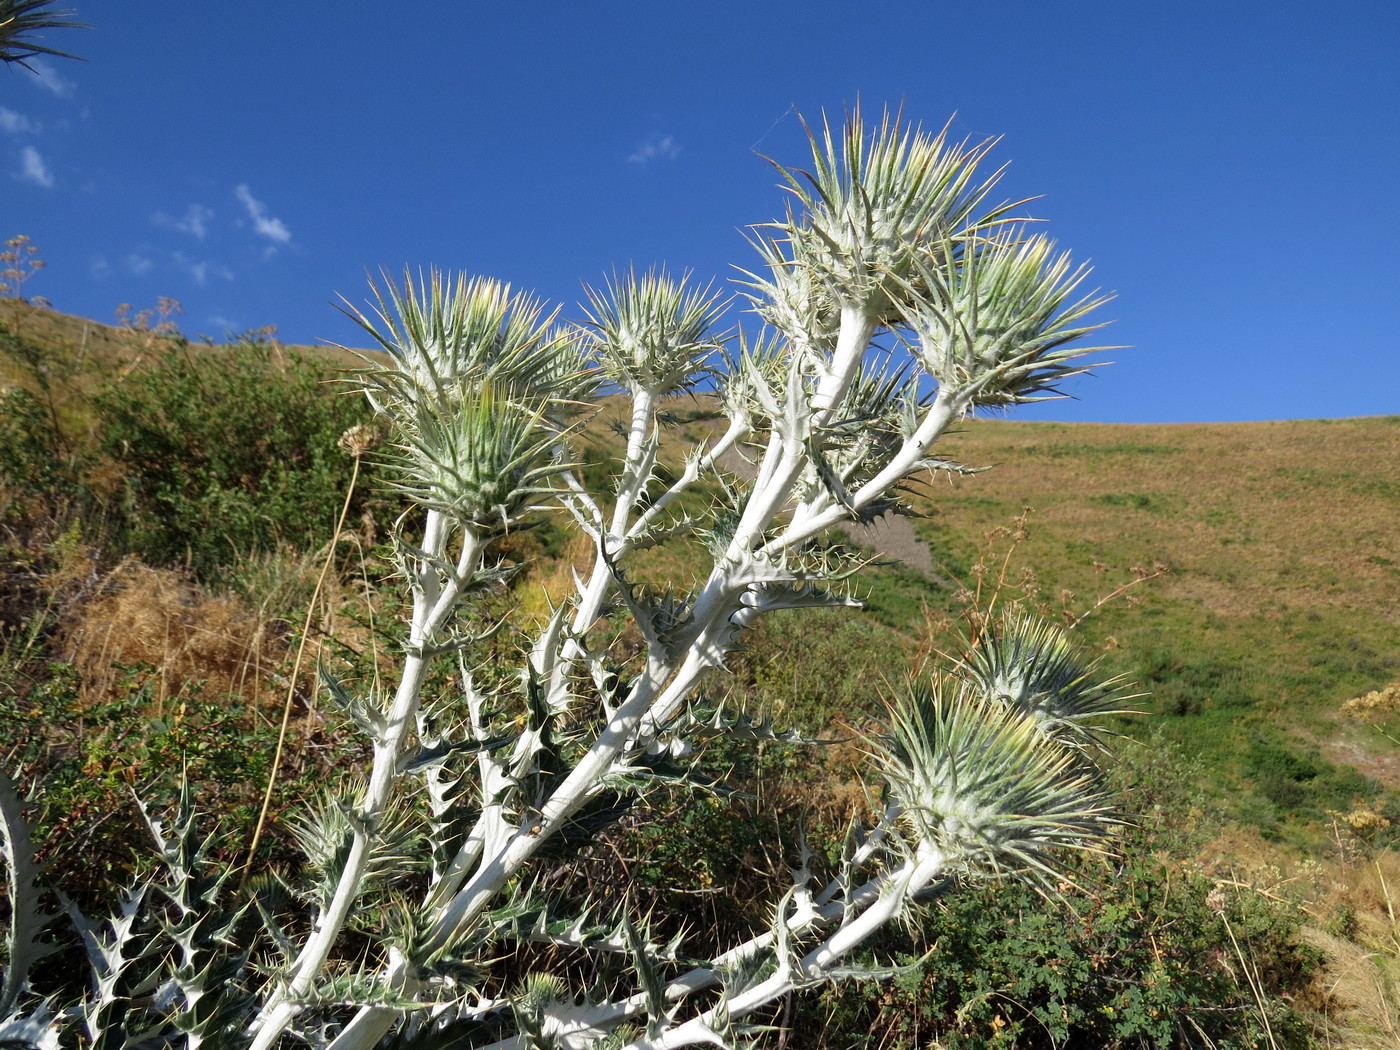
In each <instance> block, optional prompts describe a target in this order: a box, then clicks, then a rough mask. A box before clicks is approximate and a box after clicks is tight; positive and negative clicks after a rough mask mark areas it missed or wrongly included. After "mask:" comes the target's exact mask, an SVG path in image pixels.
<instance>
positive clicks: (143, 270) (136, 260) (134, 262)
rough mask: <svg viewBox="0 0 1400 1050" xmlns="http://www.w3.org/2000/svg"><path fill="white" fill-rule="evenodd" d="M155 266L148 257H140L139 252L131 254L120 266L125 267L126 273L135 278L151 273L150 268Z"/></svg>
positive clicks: (152, 260) (153, 261)
mask: <svg viewBox="0 0 1400 1050" xmlns="http://www.w3.org/2000/svg"><path fill="white" fill-rule="evenodd" d="M155 264H156V263H155V260H154V259H152V258H151V257H150V256H149V255H142V254H141V253H140V252H132V253H131V254H130V255H128V256H127V257H126V258H125V259H123V260H122V265H123V266H125V267H126V269H127V272H128V273H130V274H132V275H133V276H135V277H144V276H145V275H146V274H148V273H150V272H151V267H152V266H154V265H155Z"/></svg>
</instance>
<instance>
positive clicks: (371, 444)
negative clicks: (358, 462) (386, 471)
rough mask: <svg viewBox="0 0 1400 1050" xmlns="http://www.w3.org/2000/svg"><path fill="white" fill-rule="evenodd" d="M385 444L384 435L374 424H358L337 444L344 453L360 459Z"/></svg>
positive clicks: (342, 436)
mask: <svg viewBox="0 0 1400 1050" xmlns="http://www.w3.org/2000/svg"><path fill="white" fill-rule="evenodd" d="M383 442H384V434H383V433H382V432H381V431H380V429H379V427H377V426H375V425H374V424H373V423H356V424H355V425H354V426H353V427H351V428H350V429H349V430H347V431H346V432H345V433H343V434H341V435H340V440H339V441H337V442H336V444H337V445H339V446H340V450H341V451H342V452H345V453H347V454H349V455H351V456H354V457H355V458H356V459H359V458H360V457H361V456H363V455H364V454H365V453H366V452H369V451H371V450H372V449H375V448H378V447H379V446H380V445H381V444H383Z"/></svg>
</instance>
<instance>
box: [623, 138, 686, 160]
mask: <svg viewBox="0 0 1400 1050" xmlns="http://www.w3.org/2000/svg"><path fill="white" fill-rule="evenodd" d="M680 152H681V148H680V146H679V145H677V144H676V140H675V138H674V136H671V135H653V136H652V137H651V138H649V139H647V140H646V141H645V142H643V143H641V144H640V145H639V146H638V147H637V148H636V149H635V150H633V151H632V155H631V156H630V157H628V158H627V162H628V163H629V164H650V163H651V162H652V161H654V160H675V159H676V157H677V156H679V155H680Z"/></svg>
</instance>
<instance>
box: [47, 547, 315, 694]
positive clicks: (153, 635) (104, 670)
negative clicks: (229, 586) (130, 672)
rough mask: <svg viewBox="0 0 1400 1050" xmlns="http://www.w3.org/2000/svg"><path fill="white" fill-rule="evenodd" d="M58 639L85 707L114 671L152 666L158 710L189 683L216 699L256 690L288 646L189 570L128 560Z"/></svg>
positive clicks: (273, 628)
mask: <svg viewBox="0 0 1400 1050" xmlns="http://www.w3.org/2000/svg"><path fill="white" fill-rule="evenodd" d="M58 642H59V647H60V650H61V651H62V652H64V653H65V654H66V655H67V658H68V659H69V660H71V661H72V663H73V664H74V665H75V666H76V667H77V669H78V672H79V674H80V676H81V679H82V686H81V689H82V697H83V700H84V702H85V703H88V704H91V703H94V702H96V701H97V700H99V699H100V698H101V697H103V696H105V695H106V694H107V693H108V692H109V691H110V690H111V688H112V687H113V685H114V684H115V682H116V680H117V678H118V676H119V674H120V672H119V671H118V670H117V668H119V667H133V666H147V667H150V668H152V669H153V675H152V678H153V681H154V682H155V689H156V692H155V695H154V703H155V706H156V710H157V712H159V711H160V710H161V709H162V708H163V705H164V704H165V702H166V700H168V699H169V698H170V697H171V696H173V695H176V694H177V693H178V692H179V691H180V689H181V687H182V686H184V685H185V684H186V683H187V682H195V681H198V682H203V683H205V688H206V690H207V692H208V694H209V695H212V696H226V695H229V694H234V693H244V692H245V691H248V690H250V689H251V690H256V689H257V687H258V683H259V682H261V681H262V680H263V679H265V678H267V677H268V675H269V674H270V673H271V672H272V669H273V668H275V667H276V666H277V665H278V664H279V663H280V662H281V661H282V660H283V659H284V658H285V655H286V647H287V643H286V638H285V636H284V634H283V633H282V631H281V630H279V629H278V626H277V625H274V624H270V623H268V622H267V621H265V620H263V619H261V618H259V617H258V616H256V615H254V614H253V613H252V612H251V611H249V610H248V609H247V608H246V607H245V606H244V605H243V603H242V601H240V600H239V599H238V598H236V597H233V596H227V595H210V594H208V593H206V592H205V591H204V590H203V589H201V588H200V587H198V586H197V585H196V584H195V583H194V582H192V581H191V580H190V579H189V577H188V576H186V575H185V574H184V573H181V572H179V571H177V570H174V569H156V568H151V567H150V566H148V565H143V564H142V563H140V562H138V561H136V560H135V559H131V558H128V559H126V560H124V561H123V562H121V564H119V565H118V566H117V567H116V568H115V569H113V570H112V571H111V572H110V573H108V574H107V576H106V577H105V578H104V579H103V580H102V581H101V582H100V583H99V584H98V585H97V586H96V587H95V588H94V589H93V591H92V592H91V593H90V594H89V595H88V596H87V598H86V599H85V600H84V601H83V602H82V603H80V604H78V605H76V606H74V607H73V608H71V609H69V610H68V611H67V613H66V615H65V616H64V618H63V622H62V625H61V628H60V632H59V639H58ZM249 706H250V707H255V706H256V705H255V704H250V705H249Z"/></svg>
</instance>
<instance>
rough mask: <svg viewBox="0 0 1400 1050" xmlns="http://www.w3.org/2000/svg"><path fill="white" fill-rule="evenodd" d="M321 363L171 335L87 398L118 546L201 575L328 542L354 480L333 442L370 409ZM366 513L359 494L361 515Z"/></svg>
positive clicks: (252, 345) (259, 346) (263, 347)
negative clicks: (153, 356)
mask: <svg viewBox="0 0 1400 1050" xmlns="http://www.w3.org/2000/svg"><path fill="white" fill-rule="evenodd" d="M326 381H327V376H326V370H325V367H324V365H322V364H321V363H319V362H317V361H315V360H314V359H312V358H310V357H308V356H306V355H304V354H301V353H297V352H294V351H289V350H285V349H275V348H274V347H273V346H271V345H269V344H266V343H257V342H245V343H241V344H234V345H232V346H228V347H197V346H191V345H189V344H187V343H185V342H184V341H183V340H179V339H176V340H174V341H173V342H170V343H168V344H167V345H165V346H164V348H163V350H162V352H161V354H160V356H159V357H158V359H157V360H156V361H155V362H154V363H153V364H152V365H151V366H150V367H148V368H144V369H141V370H138V371H136V372H133V373H132V374H131V375H130V376H128V377H126V379H125V380H122V381H119V382H114V383H111V384H109V385H108V386H107V387H106V388H105V389H104V390H103V391H101V392H99V394H98V395H97V396H96V397H95V399H94V400H95V406H96V408H97V411H98V414H99V417H100V427H101V433H102V445H101V452H102V453H103V455H105V456H106V457H107V458H108V459H110V461H111V463H112V464H113V465H114V467H115V471H114V473H115V478H113V479H112V480H110V481H109V482H108V484H107V486H106V491H105V492H103V497H104V499H103V502H104V504H105V509H106V511H107V513H108V515H109V517H110V523H109V529H110V534H111V537H112V541H113V544H114V547H115V549H116V550H117V551H120V552H129V553H134V554H137V555H139V556H140V557H142V558H143V559H145V560H146V561H147V562H149V563H151V564H156V565H170V564H179V565H187V566H189V567H190V568H191V569H193V570H194V571H195V572H196V574H198V575H200V576H204V577H207V576H209V575H210V574H212V573H215V572H217V571H218V570H220V569H222V568H224V567H227V566H229V565H231V564H233V563H234V562H236V561H237V560H238V559H239V558H245V557H247V556H249V555H253V554H257V553H261V552H265V551H269V550H273V549H276V548H277V547H278V546H279V545H282V544H287V543H291V544H295V545H296V546H297V547H298V548H302V547H315V546H318V545H320V544H321V543H324V542H325V541H326V540H327V539H329V538H330V535H331V532H332V530H333V527H334V525H335V519H336V511H337V509H338V507H339V505H340V500H341V499H342V497H343V495H344V490H345V484H346V481H347V479H348V476H349V460H348V459H347V457H346V455H345V453H343V452H342V451H340V450H339V449H338V448H337V441H338V440H339V438H340V437H341V435H342V434H343V433H344V432H345V431H346V430H347V429H349V428H350V427H352V426H354V425H356V424H361V423H366V422H368V421H369V420H370V418H371V414H370V412H369V411H368V410H367V408H366V406H365V404H364V402H363V400H362V399H360V398H356V397H351V396H346V395H348V393H349V392H348V391H345V392H343V393H342V396H331V391H330V390H329V389H328V387H327V382H326ZM363 505H364V497H363V496H361V497H360V498H359V503H358V505H357V507H356V508H354V509H356V510H358V509H360V508H361V507H363Z"/></svg>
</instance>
